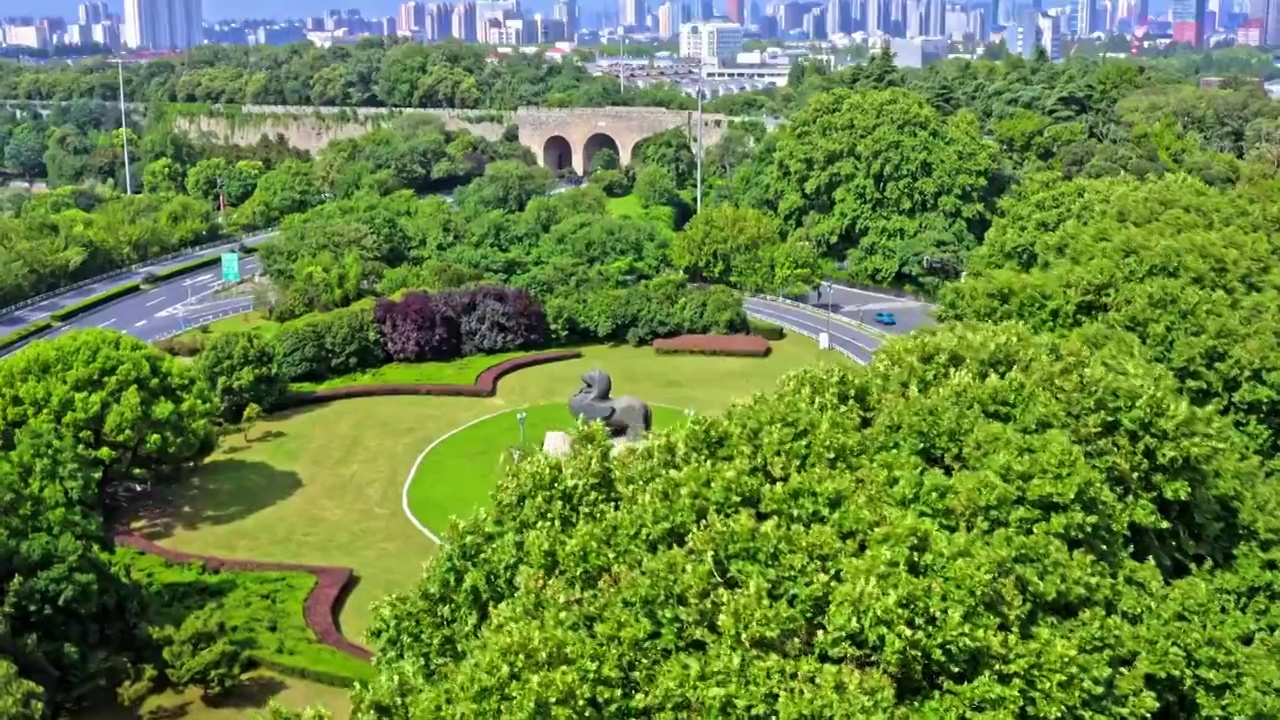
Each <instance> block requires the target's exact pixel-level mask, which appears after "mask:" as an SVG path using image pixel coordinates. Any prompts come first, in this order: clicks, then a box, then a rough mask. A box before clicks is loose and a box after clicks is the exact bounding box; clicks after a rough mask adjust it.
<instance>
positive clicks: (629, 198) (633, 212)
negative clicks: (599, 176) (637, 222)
mask: <svg viewBox="0 0 1280 720" xmlns="http://www.w3.org/2000/svg"><path fill="white" fill-rule="evenodd" d="M605 208H606V209H607V210H608V211H609V214H610V215H613V216H614V217H636V218H638V217H644V208H642V207H640V199H639V198H637V197H636V196H635V195H623V196H622V197H616V198H609V199H608V201H606V203H605Z"/></svg>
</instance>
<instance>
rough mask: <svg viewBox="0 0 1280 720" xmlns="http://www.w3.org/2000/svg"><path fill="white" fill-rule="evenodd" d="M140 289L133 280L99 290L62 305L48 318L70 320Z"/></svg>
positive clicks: (137, 283) (58, 320) (139, 285)
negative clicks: (89, 295)
mask: <svg viewBox="0 0 1280 720" xmlns="http://www.w3.org/2000/svg"><path fill="white" fill-rule="evenodd" d="M141 289H142V284H141V283H139V282H136V281H135V282H129V283H125V284H124V285H121V286H120V287H115V288H111V289H110V290H108V291H106V292H101V293H98V294H97V295H94V296H93V297H91V298H86V299H84V300H81V301H80V302H78V303H76V304H75V305H71V306H69V307H64V308H62V309H61V310H58V311H57V312H54V313H51V314H50V315H49V318H50V319H51V320H53V321H55V322H62V321H64V320H70V319H71V318H73V317H77V316H80V315H83V314H85V313H87V312H89V311H90V310H93V309H94V308H99V307H102V306H103V305H106V304H107V303H110V302H115V301H116V300H119V299H120V298H123V297H127V296H129V295H132V294H134V293H136V292H138V291H139V290H141Z"/></svg>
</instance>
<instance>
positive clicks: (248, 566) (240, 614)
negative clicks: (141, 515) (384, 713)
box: [115, 532, 372, 679]
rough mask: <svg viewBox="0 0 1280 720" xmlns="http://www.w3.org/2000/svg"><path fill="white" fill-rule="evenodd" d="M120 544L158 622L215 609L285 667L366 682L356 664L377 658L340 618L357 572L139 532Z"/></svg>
mask: <svg viewBox="0 0 1280 720" xmlns="http://www.w3.org/2000/svg"><path fill="white" fill-rule="evenodd" d="M115 541H116V545H117V547H120V548H123V549H121V550H120V551H118V552H117V554H116V557H115V561H116V563H117V564H118V566H119V567H121V568H123V572H127V573H128V575H129V576H130V577H131V578H132V579H133V580H134V581H135V582H137V583H138V584H139V586H141V587H143V588H145V589H146V590H147V591H148V593H149V594H150V596H151V598H152V599H153V600H154V601H155V602H152V603H151V604H150V607H151V608H152V615H153V617H152V618H151V621H152V622H153V623H155V624H163V625H170V624H173V623H174V622H175V621H176V622H181V620H182V618H183V617H185V616H186V615H187V614H189V613H190V612H191V611H193V610H194V609H198V608H200V607H214V608H215V609H217V610H218V611H219V613H220V615H222V619H223V620H224V621H225V622H226V624H227V626H228V628H229V631H230V632H231V633H233V634H234V635H235V636H236V638H235V639H237V640H239V641H241V642H243V643H244V644H245V645H246V646H247V647H248V648H249V649H250V651H251V652H252V653H254V654H265V655H266V656H268V657H270V658H272V659H273V660H274V661H276V662H278V663H281V664H285V663H287V664H289V665H290V666H291V667H306V668H311V669H313V670H315V671H316V672H320V673H329V674H340V675H347V676H350V677H351V678H352V679H360V676H361V673H362V670H361V669H360V667H359V666H358V665H357V664H355V662H356V661H358V664H359V665H363V664H364V663H365V662H367V661H368V660H369V659H370V658H371V657H372V655H371V653H370V652H369V651H368V650H366V649H365V648H363V647H361V646H359V645H356V644H355V643H353V642H351V641H350V640H348V639H347V638H346V637H344V636H343V635H342V633H341V631H339V630H338V624H337V620H336V619H335V612H336V610H337V606H338V604H339V602H340V601H341V600H342V596H343V593H344V592H345V591H346V589H347V587H348V585H349V584H350V583H351V579H352V576H353V574H352V572H351V569H350V568H344V567H328V566H318V565H299V564H295V563H273V562H259V561H256V560H237V559H231V558H221V557H213V556H203V555H193V554H190V553H185V552H181V551H179V550H173V549H172V548H166V547H163V546H160V545H157V544H156V543H154V542H151V541H150V540H147V539H145V538H143V537H142V536H140V535H137V534H136V533H133V532H122V533H119V534H117V535H116V538H115ZM299 607H301V610H302V613H301V614H300V615H296V614H295V612H296V609H297V608H299ZM316 638H319V641H318V642H317V640H316Z"/></svg>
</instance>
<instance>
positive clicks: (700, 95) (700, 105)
mask: <svg viewBox="0 0 1280 720" xmlns="http://www.w3.org/2000/svg"><path fill="white" fill-rule="evenodd" d="M697 212H699V213H701V212H702V77H699V78H698V209H697Z"/></svg>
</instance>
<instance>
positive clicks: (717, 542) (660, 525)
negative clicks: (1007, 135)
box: [353, 325, 1280, 720]
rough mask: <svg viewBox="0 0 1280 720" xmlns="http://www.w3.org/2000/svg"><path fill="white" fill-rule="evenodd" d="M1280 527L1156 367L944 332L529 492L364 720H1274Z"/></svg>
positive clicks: (397, 658)
mask: <svg viewBox="0 0 1280 720" xmlns="http://www.w3.org/2000/svg"><path fill="white" fill-rule="evenodd" d="M1275 500H1276V498H1275V484H1274V483H1273V482H1272V481H1271V480H1270V478H1268V477H1267V476H1266V475H1265V474H1264V473H1263V472H1262V468H1261V463H1260V462H1259V460H1258V458H1257V457H1256V456H1254V455H1252V454H1251V453H1250V450H1249V447H1248V445H1247V443H1245V442H1244V441H1243V439H1242V438H1241V437H1240V436H1238V435H1236V434H1235V433H1234V431H1233V430H1232V428H1231V426H1230V425H1229V424H1228V423H1226V422H1224V421H1223V420H1222V419H1220V418H1219V417H1218V416H1217V415H1216V413H1214V412H1212V411H1211V410H1205V409H1198V408H1195V407H1194V406H1192V405H1191V404H1190V403H1188V402H1187V400H1186V399H1185V398H1184V397H1183V396H1181V395H1180V394H1179V385H1178V383H1177V382H1176V381H1175V380H1174V378H1173V377H1172V376H1171V375H1170V373H1168V371H1166V370H1164V369H1162V368H1160V367H1159V366H1157V365H1154V364H1152V363H1150V362H1149V361H1147V360H1145V359H1144V358H1143V357H1142V356H1141V354H1140V353H1138V352H1137V348H1136V346H1133V345H1130V346H1125V345H1123V344H1111V343H1100V342H1099V337H1098V336H1097V335H1096V334H1091V333H1088V332H1077V333H1073V334H1071V335H1070V336H1067V337H1064V338H1061V339H1059V338H1052V337H1048V336H1036V335H1032V334H1031V333H1029V332H1028V331H1027V330H1025V329H1023V328H1020V327H1017V326H1014V325H1002V326H963V325H954V326H950V327H948V328H946V329H944V330H942V331H939V332H935V333H929V334H925V335H922V336H918V337H913V338H910V339H906V340H902V341H899V342H897V343H893V344H891V345H890V346H888V347H887V348H886V349H885V350H884V351H882V354H881V355H879V356H878V357H877V359H876V361H875V362H874V363H873V365H872V366H871V367H870V368H869V369H867V370H861V369H859V370H845V369H836V368H826V369H814V370H807V371H800V372H798V373H796V374H793V375H792V376H789V377H788V378H786V379H785V380H784V381H783V382H782V384H781V385H780V386H779V388H778V390H777V391H776V392H774V393H771V394H768V395H763V396H759V397H757V398H755V399H753V400H752V401H751V402H749V403H747V404H744V405H741V406H738V407H734V408H732V409H730V410H729V411H727V412H726V413H725V414H724V416H722V417H698V418H695V419H694V420H693V421H692V422H691V425H690V427H688V428H687V429H683V430H675V431H673V432H670V433H664V434H662V435H660V436H657V437H655V438H653V439H652V440H651V441H650V442H649V443H648V444H647V445H646V446H644V447H643V448H640V449H638V450H635V451H634V452H632V453H630V454H626V455H624V456H622V457H621V458H618V459H610V450H609V444H608V443H607V441H606V440H605V439H604V438H603V436H602V434H601V433H599V432H595V431H584V432H583V433H582V434H581V435H580V436H579V437H578V438H577V442H576V443H575V451H574V453H573V454H572V455H571V456H570V458H569V459H568V460H566V461H565V462H563V463H561V462H558V461H554V460H549V459H543V458H536V459H531V460H529V461H527V462H523V463H520V464H519V465H518V466H517V467H516V469H515V470H514V471H513V472H512V474H511V475H510V477H509V478H508V479H507V480H505V481H504V482H502V483H501V484H500V486H499V488H498V490H497V492H496V494H495V505H494V507H493V509H492V510H489V511H482V512H480V513H478V514H477V515H476V516H475V517H473V518H471V519H469V520H465V521H460V522H458V523H457V524H456V525H455V526H454V527H453V528H452V529H451V530H450V532H449V534H448V536H447V538H446V542H447V544H446V545H445V547H444V548H443V549H442V552H441V555H440V556H439V558H438V559H437V560H436V561H435V562H433V563H432V564H431V565H430V566H429V567H428V569H427V572H426V575H425V576H424V578H423V580H422V582H421V583H420V584H419V586H418V587H417V588H416V589H415V590H413V591H410V592H408V593H403V594H401V595H398V596H393V597H392V598H391V599H389V600H387V601H384V602H383V603H381V604H380V605H379V606H378V608H377V611H376V612H377V615H376V620H375V623H374V626H373V628H372V630H371V632H370V637H371V638H372V640H373V641H374V642H375V644H376V645H377V648H378V660H377V662H378V665H379V667H380V669H381V671H382V672H381V674H380V676H379V679H378V681H377V682H375V683H374V684H372V685H370V686H368V687H362V688H360V689H358V690H357V691H356V692H355V693H354V695H353V698H354V701H355V705H356V711H355V716H356V717H357V718H362V719H363V718H370V719H371V718H384V719H391V720H394V719H396V718H409V717H420V716H423V715H433V716H447V717H463V716H475V715H486V716H508V715H537V714H549V715H552V716H559V715H563V716H565V717H568V716H570V715H572V716H576V717H584V716H586V717H617V716H628V717H638V716H654V715H666V714H689V713H693V714H699V715H706V714H712V715H733V716H744V715H745V716H762V717H763V716H771V717H772V716H784V717H800V716H804V717H817V716H822V717H896V716H899V715H900V714H902V713H907V714H910V715H921V716H930V717H958V716H961V715H967V714H969V713H972V712H975V711H977V712H983V713H989V714H993V715H1001V716H1015V715H1019V716H1021V715H1026V716H1031V717H1054V716H1061V714H1063V713H1072V714H1077V715H1082V716H1089V717H1124V716H1134V717H1150V716H1162V715H1170V714H1172V715H1174V716H1186V714H1185V713H1186V712H1188V711H1190V712H1192V713H1193V714H1194V715H1196V716H1198V717H1237V716H1246V717H1262V716H1265V715H1267V714H1269V713H1274V712H1277V711H1280V705H1277V702H1278V701H1277V695H1276V691H1277V690H1280V675H1278V674H1277V673H1276V672H1275V663H1274V659H1273V653H1274V628H1275V627H1276V625H1275V622H1276V620H1277V616H1276V614H1275V613H1274V612H1273V611H1272V610H1270V609H1269V606H1268V605H1267V604H1265V603H1263V604H1261V605H1260V604H1257V603H1250V602H1247V601H1246V600H1247V599H1249V598H1251V597H1254V596H1253V595H1250V594H1249V593H1245V592H1241V589H1242V588H1241V585H1242V584H1251V583H1257V582H1258V581H1260V580H1261V579H1262V578H1261V576H1257V575H1251V574H1250V572H1252V569H1253V568H1256V567H1257V563H1259V562H1261V563H1265V562H1268V560H1267V558H1269V557H1270V556H1271V554H1272V553H1273V552H1274V542H1275V539H1276V531H1277V529H1278V528H1277V525H1276V520H1275V519H1274V518H1275V515H1274V514H1273V513H1272V512H1271V510H1272V509H1273V508H1274V503H1275ZM1236 571H1239V573H1240V574H1239V575H1235V574H1233V573H1234V572H1236ZM1244 578H1252V579H1251V580H1244ZM1242 581H1243V582H1242ZM1271 585H1272V586H1269V587H1268V588H1267V590H1266V593H1267V596H1269V597H1274V596H1275V590H1276V587H1274V583H1271ZM1257 590H1258V588H1256V587H1252V588H1250V592H1256V591H1257ZM1211 598H1216V600H1215V599H1211ZM1264 628H1265V629H1264ZM1257 633H1262V634H1261V635H1259V634H1257ZM1264 636H1265V638H1266V639H1263V638H1264Z"/></svg>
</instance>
